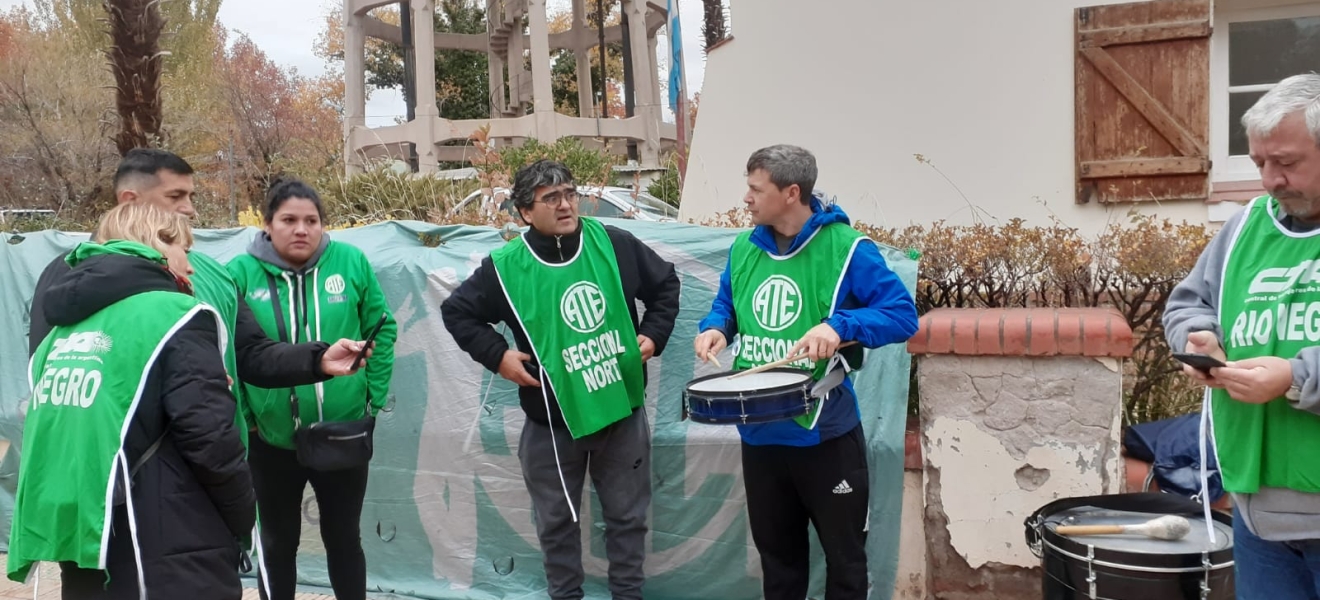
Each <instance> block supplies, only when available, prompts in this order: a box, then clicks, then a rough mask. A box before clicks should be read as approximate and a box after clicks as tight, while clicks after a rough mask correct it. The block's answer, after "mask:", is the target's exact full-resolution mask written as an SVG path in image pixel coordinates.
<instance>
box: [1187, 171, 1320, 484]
mask: <svg viewBox="0 0 1320 600" xmlns="http://www.w3.org/2000/svg"><path fill="white" fill-rule="evenodd" d="M1244 210H1245V211H1247V212H1246V215H1245V217H1244V218H1243V221H1242V225H1241V227H1240V228H1239V230H1238V233H1237V235H1236V236H1235V237H1234V239H1233V241H1232V243H1231V246H1230V247H1229V252H1228V258H1227V259H1226V260H1225V261H1224V279H1223V285H1222V287H1221V288H1220V298H1219V322H1220V324H1221V326H1222V327H1223V330H1224V352H1225V354H1227V356H1228V360H1231V361H1232V360H1242V359H1246V358H1256V357H1261V356H1278V357H1282V358H1292V357H1294V356H1296V355H1297V353H1298V352H1299V351H1301V350H1302V349H1303V348H1307V347H1310V346H1315V345H1317V344H1320V231H1312V232H1309V233H1292V232H1289V231H1285V230H1284V229H1283V226H1282V225H1281V224H1279V223H1278V221H1277V220H1276V219H1275V217H1274V215H1275V214H1276V213H1277V212H1278V202H1277V201H1275V200H1274V199H1273V198H1270V197H1268V196H1263V197H1260V198H1257V199H1255V200H1253V201H1252V203H1251V204H1250V205H1248V206H1247V208H1246V209H1244ZM1211 406H1212V412H1211V414H1212V415H1213V417H1214V419H1213V422H1214V435H1215V451H1216V454H1217V455H1218V458H1219V468H1220V471H1221V473H1222V477H1223V481H1224V489H1226V490H1228V491H1230V492H1237V493H1248V494H1250V493H1255V492H1257V491H1259V490H1260V488H1262V487H1279V488H1288V489H1292V490H1297V491H1302V492H1320V459H1317V457H1316V456H1315V455H1313V454H1311V453H1310V452H1309V451H1308V450H1307V449H1308V448H1311V449H1320V416H1317V415H1314V414H1311V413H1308V412H1303V411H1299V410H1297V409H1294V408H1292V407H1291V406H1289V404H1288V401H1287V400H1286V399H1284V398H1276V399H1274V400H1271V401H1270V402H1268V403H1266V404H1248V403H1245V402H1238V401H1236V400H1233V399H1232V398H1230V397H1229V396H1228V393H1227V392H1225V391H1224V390H1218V389H1216V390H1213V391H1212V393H1211Z"/></svg>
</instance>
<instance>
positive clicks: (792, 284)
mask: <svg viewBox="0 0 1320 600" xmlns="http://www.w3.org/2000/svg"><path fill="white" fill-rule="evenodd" d="M751 238H752V232H751V231H745V232H743V233H742V234H741V235H739V236H738V239H737V240H735V241H734V243H733V248H732V250H731V251H730V253H729V280H730V288H731V290H730V291H731V292H732V294H733V314H735V315H738V338H739V339H738V348H737V355H736V356H735V358H734V361H733V368H734V369H735V370H743V369H749V368H752V367H756V366H760V365H764V364H766V363H772V362H775V361H777V360H783V359H785V358H788V352H789V350H791V349H792V348H793V346H794V345H796V344H797V343H798V340H801V339H802V336H804V335H806V334H807V331H810V330H811V328H812V327H815V326H817V325H820V324H821V323H823V322H824V321H825V320H826V319H828V318H829V317H830V316H831V315H833V314H834V307H835V305H836V304H837V297H838V294H839V286H840V285H841V284H842V283H843V275H844V273H846V272H847V270H848V262H849V261H850V260H851V259H852V254H853V252H854V251H856V249H857V244H858V243H859V242H861V241H862V240H864V239H866V236H865V235H863V234H862V233H859V232H858V231H857V230H855V229H853V228H851V227H848V226H847V225H843V224H839V223H836V224H832V225H826V226H824V227H822V228H820V229H818V230H816V233H814V234H812V236H811V237H810V238H809V239H808V240H807V241H806V242H805V243H803V244H802V246H801V247H799V248H798V249H797V250H796V251H794V252H793V253H792V254H786V255H783V256H777V255H773V254H770V253H768V252H766V251H764V250H762V249H760V248H758V247H757V246H756V244H754V243H752V241H751ZM828 365H829V361H828V360H820V361H816V362H815V363H814V364H813V363H812V362H811V361H810V360H808V359H805V358H804V359H802V360H799V361H797V362H794V363H792V364H791V365H789V366H792V367H798V368H802V369H810V370H812V371H813V376H814V378H815V379H820V378H821V377H823V376H824V375H825V370H826V368H827V367H828ZM820 408H821V404H820V403H817V405H816V408H815V409H814V410H812V411H811V412H810V413H808V414H805V415H802V416H799V417H796V418H795V419H794V420H795V421H797V423H798V424H799V425H801V426H803V427H805V428H807V429H811V428H813V427H815V426H816V417H817V416H819V414H820Z"/></svg>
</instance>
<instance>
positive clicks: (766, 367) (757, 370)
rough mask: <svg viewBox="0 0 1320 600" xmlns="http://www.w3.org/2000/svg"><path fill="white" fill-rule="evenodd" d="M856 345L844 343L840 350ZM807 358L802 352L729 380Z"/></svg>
mask: <svg viewBox="0 0 1320 600" xmlns="http://www.w3.org/2000/svg"><path fill="white" fill-rule="evenodd" d="M856 343H857V342H856V341H851V342H844V343H842V344H839V347H838V350H842V349H844V348H847V347H848V346H851V345H853V344H856ZM806 357H807V353H806V352H802V353H800V354H798V355H797V356H790V357H788V358H783V359H780V360H777V361H775V362H772V363H766V364H763V365H761V366H759V367H752V368H750V369H747V370H746V371H738V372H737V373H734V374H733V375H730V376H729V377H728V378H729V379H737V378H739V377H743V376H746V375H752V374H755V373H761V372H764V371H769V370H770V369H776V368H779V367H783V366H786V365H790V364H793V363H795V362H797V361H799V360H802V359H804V358H806Z"/></svg>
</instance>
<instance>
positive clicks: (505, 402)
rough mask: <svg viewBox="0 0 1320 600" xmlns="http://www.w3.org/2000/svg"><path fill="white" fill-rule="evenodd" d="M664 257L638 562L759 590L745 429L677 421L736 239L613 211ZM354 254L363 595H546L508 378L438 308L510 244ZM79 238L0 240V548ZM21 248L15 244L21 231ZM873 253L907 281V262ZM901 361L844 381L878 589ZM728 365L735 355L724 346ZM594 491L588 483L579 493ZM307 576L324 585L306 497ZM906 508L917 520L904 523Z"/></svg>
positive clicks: (595, 557)
mask: <svg viewBox="0 0 1320 600" xmlns="http://www.w3.org/2000/svg"><path fill="white" fill-rule="evenodd" d="M611 223H612V224H614V225H617V226H620V227H623V228H625V229H628V230H629V231H632V232H633V233H634V234H636V235H637V236H638V237H639V238H641V239H642V240H644V241H646V242H647V243H648V244H650V245H651V247H653V248H654V249H655V250H656V251H657V252H658V253H659V254H660V255H661V256H662V257H664V258H665V259H667V260H669V261H671V262H673V263H674V264H675V265H676V266H677V268H678V272H679V275H680V277H681V279H682V282H683V292H682V310H681V312H680V314H679V317H678V322H677V325H676V326H675V328H674V333H673V337H672V338H671V339H670V341H669V346H668V348H667V350H666V352H665V353H664V356H662V357H660V358H658V359H655V360H653V361H652V362H651V363H650V367H649V368H650V373H651V377H650V382H649V387H648V388H647V401H646V409H647V410H648V411H649V412H650V415H651V417H652V418H651V419H650V422H651V423H652V424H653V426H654V433H653V441H654V455H653V465H654V467H653V468H654V473H653V477H654V500H653V503H652V507H651V520H650V523H651V530H652V533H651V537H650V542H649V553H648V556H647V560H646V572H647V574H648V580H647V584H646V597H647V598H648V599H654V600H664V599H680V598H681V599H713V598H720V599H727V600H735V599H740V598H748V599H751V598H759V597H760V565H759V561H758V559H757V557H756V551H755V548H754V547H753V545H752V541H751V534H750V532H749V530H748V526H747V513H746V508H745V494H744V491H743V486H742V474H741V467H740V458H739V442H738V434H737V431H736V430H735V429H734V428H733V427H731V426H712V425H701V424H694V423H692V422H690V421H681V420H680V413H681V392H682V389H683V387H684V386H685V385H686V384H687V382H688V381H690V380H692V379H693V378H695V377H697V376H700V375H703V374H707V373H713V372H714V371H715V369H714V367H713V366H709V365H705V364H702V363H699V362H698V361H697V360H696V359H695V357H694V353H693V352H692V340H693V337H695V335H696V333H697V332H696V325H697V322H698V321H699V320H700V319H701V318H702V317H703V316H705V314H706V312H707V311H708V310H709V308H710V304H711V301H712V299H713V298H714V295H715V291H716V289H717V288H718V284H719V275H720V271H721V269H723V267H724V263H725V260H726V258H727V256H728V249H729V245H730V244H731V243H732V242H733V239H734V237H735V236H736V235H737V233H738V230H734V229H719V228H710V227H699V226H692V225H682V224H657V223H642V222H637V221H612V222H611ZM256 231H257V230H255V229H231V230H217V231H198V232H197V237H198V241H197V247H196V250H197V251H200V252H203V253H206V254H208V255H210V256H212V257H214V258H216V259H218V260H220V261H221V262H227V261H228V260H230V259H231V258H233V257H234V256H237V255H238V254H240V253H242V252H244V251H245V248H246V246H247V243H248V241H249V240H250V239H251V238H252V236H253V235H254V234H255V233H256ZM330 235H331V236H332V237H333V238H334V239H336V240H339V241H343V242H347V243H350V244H353V245H355V246H358V247H359V248H362V249H363V250H364V251H365V252H366V254H367V256H368V257H369V258H370V260H371V262H372V264H373V265H374V267H375V270H376V274H377V276H378V277H379V279H380V283H381V286H382V287H383V288H384V290H385V294H386V296H387V297H388V299H389V303H390V307H391V309H392V310H393V311H394V314H395V317H396V318H397V320H398V322H399V341H398V344H397V346H396V347H395V352H396V358H395V365H396V366H395V370H394V381H393V386H392V390H391V392H392V393H391V397H390V399H389V404H388V406H387V408H386V412H384V413H382V416H381V418H380V420H379V423H378V424H377V432H376V455H375V459H374V461H373V462H372V469H371V480H370V485H369V487H368V490H367V499H366V506H365V509H364V511H363V515H362V538H363V539H362V541H363V546H364V548H365V551H366V555H367V565H368V581H369V586H370V588H371V589H372V590H373V591H381V592H390V593H393V594H397V595H399V596H403V597H418V598H462V599H513V598H543V597H545V592H544V588H545V582H544V576H543V572H542V568H541V560H540V553H539V551H538V549H537V548H538V545H537V541H536V535H535V530H534V528H533V524H532V516H531V510H530V502H529V499H528V496H527V492H526V489H525V488H524V487H523V480H522V475H521V473H520V470H519V466H518V460H517V454H516V447H515V446H516V443H517V440H518V433H519V431H520V429H521V427H522V421H523V417H522V413H521V411H520V409H519V408H518V400H517V392H516V390H515V389H514V386H513V385H512V384H510V383H508V382H506V381H504V380H503V379H501V378H499V377H498V376H492V374H491V373H489V372H486V371H484V370H483V369H482V368H481V367H480V366H478V365H477V364H476V363H474V362H473V361H472V360H471V359H470V358H469V357H468V355H467V354H466V353H464V352H462V351H461V350H459V349H458V347H457V345H456V344H455V343H454V340H453V338H451V337H450V336H449V334H448V332H446V331H445V328H444V325H443V323H442V322H441V319H440V304H441V303H442V302H444V300H445V299H446V298H447V297H448V296H449V294H450V292H452V291H453V290H454V289H455V288H456V287H457V286H458V284H459V282H460V281H462V280H463V279H464V278H466V277H468V276H469V275H470V274H471V273H472V271H473V270H474V269H475V268H476V267H477V266H478V265H479V264H480V262H481V259H482V258H483V257H485V256H486V255H487V254H489V253H490V251H491V250H493V249H495V248H497V247H498V246H499V245H501V244H503V243H504V241H503V239H502V238H501V237H500V233H499V231H498V230H496V229H493V228H489V227H471V226H445V227H437V226H434V225H429V224H426V223H418V222H388V223H380V224H375V225H370V226H366V227H360V228H356V229H350V230H341V231H333V232H330ZM84 239H86V235H85V234H66V233H61V232H55V231H45V232H38V233H30V234H26V235H24V236H13V235H9V234H0V437H2V438H4V439H6V440H8V441H9V442H10V444H11V445H10V447H9V451H8V452H7V454H6V455H5V457H4V459H3V462H0V510H3V513H2V514H0V517H3V519H0V527H3V532H0V534H2V535H0V543H4V542H7V540H8V528H9V519H10V516H11V514H12V507H13V491H14V488H15V484H16V481H17V465H18V452H19V451H20V448H19V447H18V446H19V444H20V443H21V440H22V413H23V411H22V410H21V408H20V407H21V406H22V405H24V404H26V402H27V399H28V395H29V389H28V384H27V376H26V372H25V371H26V366H27V362H28V361H27V352H26V349H27V315H28V307H29V306H30V302H31V294H32V289H33V287H34V286H35V284H36V280H37V277H38V275H39V274H40V273H41V271H42V269H43V268H44V267H45V266H46V264H47V263H49V262H50V261H51V260H52V259H53V258H54V257H56V256H57V255H58V254H60V253H61V252H63V251H65V250H68V249H70V248H72V247H73V246H74V245H75V244H77V243H78V242H79V241H82V240H84ZM20 240H21V241H20ZM881 251H882V253H884V256H885V258H886V259H887V260H888V261H889V264H890V267H891V268H893V269H894V270H895V271H896V272H897V273H898V274H899V276H900V277H901V278H902V280H903V282H904V284H905V285H907V286H908V289H909V291H911V290H912V288H913V287H914V285H915V281H916V268H917V265H916V262H915V261H913V260H911V259H909V258H908V257H907V256H906V255H904V254H903V253H901V252H899V251H897V250H895V249H893V248H888V247H885V246H881ZM910 360H911V359H910V356H909V355H908V354H907V352H906V348H904V347H903V346H902V345H901V344H895V345H892V346H889V347H886V348H882V349H879V350H876V351H870V352H868V356H867V359H866V366H865V368H863V369H862V370H860V371H858V372H856V373H854V374H853V377H854V378H855V383H856V387H857V390H858V395H859V397H860V398H861V405H862V416H863V423H864V424H865V428H866V434H867V442H868V448H869V450H870V468H871V469H870V470H871V482H870V485H871V517H870V527H871V528H870V535H869V537H868V542H867V547H868V551H869V555H870V569H871V579H872V582H873V585H874V589H873V592H872V595H871V597H872V598H878V599H881V600H885V599H888V598H889V597H890V594H891V591H892V590H893V587H894V572H895V567H896V564H897V552H898V531H899V519H900V508H901V501H902V468H903V429H904V423H905V413H906V406H907V392H908V372H909V365H910ZM720 363H721V364H723V365H725V366H727V365H729V364H731V363H732V360H731V359H730V358H729V356H728V354H727V351H726V354H725V355H724V356H723V357H721V359H720ZM588 487H589V486H588ZM588 493H589V494H590V496H591V499H590V502H589V506H587V507H584V509H583V511H582V515H581V519H582V525H583V529H584V530H585V531H586V533H587V535H589V537H590V540H589V542H584V552H583V553H584V563H585V565H586V571H587V574H588V578H587V597H588V598H608V597H609V592H608V588H607V586H606V580H605V572H606V565H607V563H606V560H605V546H604V539H603V531H604V525H603V523H602V519H601V516H600V507H599V503H598V502H596V501H595V498H594V494H591V493H590V492H588ZM304 506H305V510H304V524H303V541H302V546H301V550H300V560H299V574H300V579H301V580H302V581H304V582H306V583H309V584H314V585H328V579H327V578H326V573H325V562H324V554H323V551H322V547H321V544H320V540H319V535H318V533H317V527H316V525H315V523H316V519H317V513H316V508H315V502H314V501H312V499H311V495H310V487H309V489H308V500H307V502H306V504H305V505H304ZM909 518H918V517H917V516H916V515H912V516H910V517H909ZM812 538H813V544H815V545H816V547H815V552H814V554H813V558H812V560H813V585H812V595H813V597H817V598H819V597H821V596H823V589H824V586H823V582H824V558H823V555H822V554H821V552H820V550H819V545H818V544H817V543H816V541H815V536H814V534H813V536H812Z"/></svg>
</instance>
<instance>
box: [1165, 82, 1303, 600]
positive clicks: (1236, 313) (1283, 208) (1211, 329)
mask: <svg viewBox="0 0 1320 600" xmlns="http://www.w3.org/2000/svg"><path fill="white" fill-rule="evenodd" d="M1242 126H1243V128H1244V129H1245V130H1246V133H1247V142H1248V148H1249V150H1250V155H1251V159H1252V160H1253V161H1254V162H1255V163H1256V167H1257V168H1258V169H1259V170H1260V177H1261V185H1262V186H1263V187H1264V188H1265V189H1266V190H1267V191H1268V192H1269V194H1268V195H1265V196H1261V197H1259V198H1256V199H1255V200H1253V201H1252V202H1251V203H1250V204H1248V205H1247V207H1246V208H1245V209H1243V210H1242V211H1240V212H1238V213H1237V214H1236V215H1234V216H1232V217H1230V218H1229V219H1228V221H1227V222H1226V223H1224V226H1223V228H1222V229H1220V230H1219V233H1218V234H1216V235H1215V237H1214V239H1213V240H1212V241H1211V242H1210V244H1209V245H1208V246H1207V247H1206V249H1205V251H1204V252H1202V254H1201V257H1200V258H1199V259H1198V260H1197V261H1196V266H1195V267H1194V268H1193V269H1192V272H1191V273H1190V274H1189V275H1188V276H1187V278H1186V279H1185V280H1183V281H1182V283H1179V284H1178V286H1177V287H1175V288H1174V290H1173V293H1172V294H1171V295H1170V296H1169V299H1168V303H1167V305H1166V307H1165V311H1164V328H1165V335H1166V336H1167V337H1168V342H1169V347H1171V348H1173V349H1174V350H1183V351H1186V352H1189V353H1195V354H1204V355H1209V356H1211V357H1214V358H1217V359H1219V360H1221V361H1226V362H1227V366H1224V367H1212V368H1209V369H1207V370H1206V371H1198V370H1197V369H1194V368H1192V367H1190V366H1185V367H1183V371H1184V372H1185V373H1186V374H1187V375H1188V376H1189V377H1191V378H1192V379H1195V380H1196V381H1198V382H1201V383H1204V384H1205V385H1207V386H1209V387H1210V388H1212V390H1211V394H1210V400H1209V404H1210V406H1209V407H1208V408H1203V412H1208V413H1209V416H1212V417H1213V418H1211V419H1210V422H1211V423H1212V424H1213V431H1214V441H1215V449H1216V455H1217V457H1218V459H1219V468H1220V471H1221V473H1220V475H1221V476H1222V479H1223V482H1224V489H1226V490H1228V491H1229V492H1231V493H1232V496H1233V505H1234V508H1233V517H1234V518H1233V557H1234V561H1235V566H1236V588H1237V595H1238V598H1269V599H1275V598H1299V599H1305V598H1311V599H1317V598H1320V593H1317V590H1318V589H1320V329H1318V328H1317V325H1318V323H1317V316H1316V313H1317V312H1320V75H1316V74H1313V73H1312V74H1307V75H1297V76H1294V77H1289V78H1287V79H1284V80H1283V81H1280V82H1279V83H1278V84H1277V85H1275V86H1274V87H1273V88H1272V89H1271V90H1270V91H1269V92H1268V93H1266V94H1265V95H1264V96H1262V97H1261V98H1260V100H1258V101H1256V104H1255V105H1254V106H1252V107H1251V109H1249V110H1247V112H1246V113H1244V114H1243V115H1242ZM1203 435H1204V434H1203Z"/></svg>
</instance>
